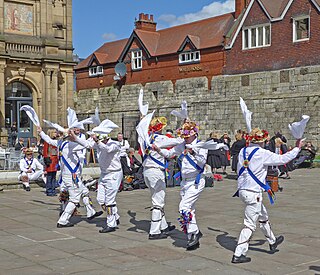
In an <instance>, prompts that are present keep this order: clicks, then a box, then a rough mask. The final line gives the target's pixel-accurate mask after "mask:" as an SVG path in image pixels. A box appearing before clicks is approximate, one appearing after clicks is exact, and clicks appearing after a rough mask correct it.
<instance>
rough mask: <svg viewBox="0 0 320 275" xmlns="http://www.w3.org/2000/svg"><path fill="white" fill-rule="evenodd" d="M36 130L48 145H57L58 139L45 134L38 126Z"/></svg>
mask: <svg viewBox="0 0 320 275" xmlns="http://www.w3.org/2000/svg"><path fill="white" fill-rule="evenodd" d="M37 132H38V134H39V135H40V137H41V138H42V139H43V140H44V141H45V142H47V143H49V144H50V145H53V146H56V147H58V141H57V140H54V139H52V138H50V137H49V136H48V135H46V134H45V133H44V132H43V131H42V128H41V127H40V126H38V127H37Z"/></svg>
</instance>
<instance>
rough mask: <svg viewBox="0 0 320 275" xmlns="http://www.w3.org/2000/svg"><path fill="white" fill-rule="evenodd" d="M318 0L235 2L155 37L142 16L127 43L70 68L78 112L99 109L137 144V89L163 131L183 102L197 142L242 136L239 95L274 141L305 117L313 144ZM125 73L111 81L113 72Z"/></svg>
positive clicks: (319, 81) (318, 102) (318, 80)
mask: <svg viewBox="0 0 320 275" xmlns="http://www.w3.org/2000/svg"><path fill="white" fill-rule="evenodd" d="M319 4H320V0H235V12H233V13H229V14H225V15H221V16H216V17H213V18H209V19H205V20H201V21H197V22H193V23H189V24H184V25H181V26H177V27H172V28H168V29H164V30H159V31H157V30H156V29H155V28H156V24H155V22H154V21H153V17H152V16H150V15H145V14H140V17H139V20H138V21H137V22H136V28H135V29H134V30H133V32H132V35H131V36H130V38H128V39H124V40H119V41H114V42H110V43H106V44H104V45H103V46H102V47H101V48H100V49H98V50H97V51H95V52H94V53H92V55H90V56H89V57H88V58H87V59H86V60H84V61H83V62H82V63H80V64H79V65H78V66H77V67H76V77H77V80H76V81H77V94H76V99H75V103H76V108H77V110H78V112H79V113H83V114H84V115H86V116H87V115H88V114H89V113H90V112H91V113H92V112H93V110H94V108H95V107H96V106H98V107H99V109H100V110H101V112H102V114H106V115H107V117H108V118H110V119H112V120H113V121H115V122H116V123H117V124H118V125H120V127H121V128H122V131H124V133H125V136H127V137H128V138H130V139H131V140H130V141H131V143H133V144H135V142H136V141H135V125H136V122H137V120H138V119H139V111H138V105H137V98H138V91H139V89H140V88H141V87H143V88H144V91H145V100H146V101H148V102H149V107H150V109H152V110H156V114H157V115H163V116H166V117H168V119H169V123H168V127H170V128H173V129H175V128H176V127H178V126H179V125H180V124H179V123H180V121H179V120H177V119H176V118H174V117H172V116H170V112H171V110H173V109H177V108H179V107H180V103H181V101H182V100H187V102H188V108H189V114H190V117H192V118H193V119H195V120H197V121H199V123H200V125H201V127H200V135H201V138H207V137H208V135H209V133H210V132H212V131H217V132H220V133H222V132H228V133H229V135H230V136H233V134H234V133H235V132H236V130H238V129H239V128H245V124H244V120H243V118H242V114H241V110H240V107H239V97H240V96H241V97H243V98H244V99H245V100H246V101H247V104H248V107H249V109H250V110H251V111H252V112H253V114H254V115H253V126H259V127H262V128H266V129H268V130H269V132H270V133H271V134H272V133H273V132H275V131H279V130H282V132H283V133H284V134H285V135H286V136H287V137H288V139H289V141H290V138H291V137H290V133H289V130H288V127H287V125H288V123H292V122H293V121H297V120H299V119H300V118H301V115H302V114H309V115H310V116H311V119H310V122H309V124H308V128H307V136H306V137H307V138H308V139H310V140H312V141H313V143H314V144H315V145H320V138H319V136H320V135H319V134H320V132H319V127H318V124H319V123H320V116H319V109H320V91H319V88H318V87H319V86H320V60H319V54H318V49H319V46H320V45H319V41H320V39H319V38H320V37H319V35H320V31H319V28H318V26H319V23H320V22H319V20H320V14H319V13H320V9H319V7H320V5H319ZM118 63H124V65H125V66H126V71H127V73H126V75H125V77H123V78H121V79H120V80H116V81H115V80H114V76H115V71H114V68H115V66H116V64H118Z"/></svg>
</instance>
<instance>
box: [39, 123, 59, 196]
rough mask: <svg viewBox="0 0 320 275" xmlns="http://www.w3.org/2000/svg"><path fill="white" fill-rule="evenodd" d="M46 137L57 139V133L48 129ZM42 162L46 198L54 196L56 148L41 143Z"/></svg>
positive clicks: (56, 161) (56, 169) (56, 162)
mask: <svg viewBox="0 0 320 275" xmlns="http://www.w3.org/2000/svg"><path fill="white" fill-rule="evenodd" d="M47 135H48V136H49V137H50V138H51V139H52V140H56V139H57V131H56V130H55V129H49V130H48V132H47ZM43 161H44V163H45V175H46V194H47V196H55V195H56V184H57V180H56V176H57V171H58V162H59V157H58V148H57V147H56V146H54V145H51V144H49V143H47V142H44V143H43Z"/></svg>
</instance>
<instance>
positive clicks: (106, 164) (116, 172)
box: [71, 131, 123, 233]
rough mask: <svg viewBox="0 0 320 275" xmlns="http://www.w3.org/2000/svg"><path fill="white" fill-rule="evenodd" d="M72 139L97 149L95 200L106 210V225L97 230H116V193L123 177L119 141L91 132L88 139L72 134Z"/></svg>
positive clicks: (107, 231) (117, 216)
mask: <svg viewBox="0 0 320 275" xmlns="http://www.w3.org/2000/svg"><path fill="white" fill-rule="evenodd" d="M71 136H72V139H73V140H74V141H75V142H77V143H79V144H80V145H82V146H84V147H86V148H90V149H91V148H95V149H97V157H98V162H99V165H100V169H101V175H100V179H99V183H98V193H97V201H98V203H99V204H100V205H101V207H102V209H104V210H105V211H106V212H107V221H106V226H105V227H104V228H103V229H101V230H99V232H100V233H109V232H113V231H115V230H116V227H117V225H119V224H120V216H119V214H118V208H117V203H116V195H117V193H118V190H119V186H120V183H121V180H122V177H123V173H122V168H121V163H120V155H119V153H120V150H121V146H120V144H119V142H117V141H113V140H111V139H110V138H109V135H108V133H106V134H92V135H91V137H90V138H89V139H88V140H83V139H80V138H79V137H77V136H76V135H74V133H73V132H72V131H71Z"/></svg>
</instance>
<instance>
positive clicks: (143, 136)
mask: <svg viewBox="0 0 320 275" xmlns="http://www.w3.org/2000/svg"><path fill="white" fill-rule="evenodd" d="M154 112H155V111H153V112H152V113H150V114H147V115H146V116H145V117H144V118H143V119H141V120H140V122H139V124H138V126H137V127H136V130H137V133H138V136H139V138H138V141H139V144H140V146H141V148H143V143H144V142H145V143H146V145H147V147H149V146H150V138H149V134H148V131H149V125H150V122H151V120H152V117H153V115H154Z"/></svg>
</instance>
